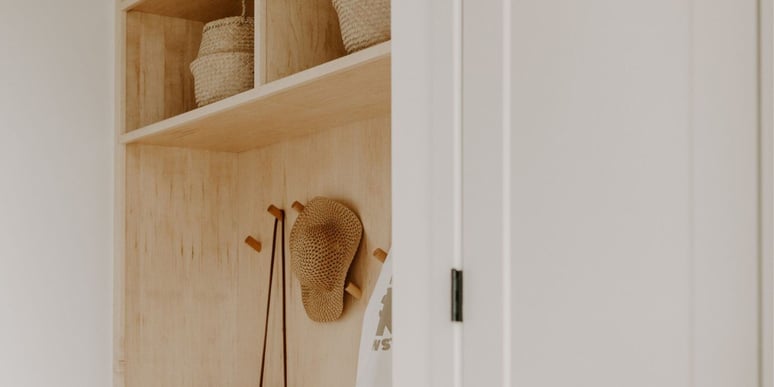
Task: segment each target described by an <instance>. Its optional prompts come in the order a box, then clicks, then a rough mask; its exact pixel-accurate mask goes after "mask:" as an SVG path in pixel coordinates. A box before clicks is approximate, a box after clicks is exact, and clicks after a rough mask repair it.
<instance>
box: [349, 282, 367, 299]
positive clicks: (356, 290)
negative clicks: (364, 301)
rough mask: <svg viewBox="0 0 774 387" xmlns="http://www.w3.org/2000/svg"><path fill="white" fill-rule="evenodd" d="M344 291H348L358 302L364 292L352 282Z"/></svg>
mask: <svg viewBox="0 0 774 387" xmlns="http://www.w3.org/2000/svg"><path fill="white" fill-rule="evenodd" d="M344 291H346V292H347V293H349V294H350V295H352V297H355V299H358V300H359V299H360V298H361V297H363V291H362V290H360V288H359V287H358V286H357V285H355V284H353V283H352V282H348V283H347V287H346V288H344Z"/></svg>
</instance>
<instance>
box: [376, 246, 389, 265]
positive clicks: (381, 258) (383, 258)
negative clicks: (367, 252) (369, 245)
mask: <svg viewBox="0 0 774 387" xmlns="http://www.w3.org/2000/svg"><path fill="white" fill-rule="evenodd" d="M374 257H376V259H378V260H379V262H381V263H384V261H386V260H387V253H386V252H384V250H382V249H376V250H374Z"/></svg>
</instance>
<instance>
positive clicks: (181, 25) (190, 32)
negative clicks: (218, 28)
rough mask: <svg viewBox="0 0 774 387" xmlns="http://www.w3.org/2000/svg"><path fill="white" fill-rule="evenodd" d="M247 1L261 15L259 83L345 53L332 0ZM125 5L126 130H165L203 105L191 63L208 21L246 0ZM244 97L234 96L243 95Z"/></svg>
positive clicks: (138, 0) (128, 1)
mask: <svg viewBox="0 0 774 387" xmlns="http://www.w3.org/2000/svg"><path fill="white" fill-rule="evenodd" d="M247 3H248V4H247V7H246V8H247V15H248V16H252V17H254V18H255V69H254V70H255V85H254V86H255V88H256V89H258V88H261V87H263V86H268V84H271V83H272V82H275V81H277V80H282V79H284V78H286V77H288V76H291V75H293V74H296V73H298V72H301V71H303V70H306V69H309V68H312V67H315V66H318V65H321V64H323V63H326V62H330V61H332V60H334V59H337V58H340V57H342V56H344V55H345V50H344V46H343V43H342V39H341V33H340V29H339V22H338V17H337V15H336V11H335V9H334V8H333V5H332V2H331V0H248V2H247ZM120 7H121V10H122V11H123V15H124V20H123V23H124V24H123V26H124V27H123V29H124V33H125V39H124V44H125V47H124V51H123V56H124V59H123V63H124V65H125V68H124V70H125V74H124V92H123V96H124V99H123V111H122V113H123V115H122V117H123V120H122V121H123V128H122V130H121V133H124V134H129V133H131V132H134V131H137V130H138V129H144V128H145V129H147V128H148V127H152V126H154V125H156V126H155V127H156V128H157V129H158V125H157V124H159V123H162V122H163V121H165V120H169V119H172V118H175V117H178V116H180V115H182V114H184V113H187V112H192V111H194V110H199V109H197V105H196V100H195V93H194V79H193V76H192V75H191V71H190V65H191V63H192V62H193V61H194V60H195V59H196V57H197V54H198V51H199V45H200V44H201V38H202V30H203V28H204V25H205V24H206V23H208V22H211V21H214V20H218V19H221V18H224V17H229V16H238V15H240V14H241V13H242V4H241V1H240V0H123V1H122V2H121V3H120ZM256 10H257V12H256ZM255 91H256V90H249V91H246V92H245V93H250V92H255ZM245 93H242V94H245ZM259 94H261V93H259ZM240 95H241V94H240ZM261 95H262V94H261ZM238 96H239V95H238ZM238 96H235V97H236V98H235V97H232V98H234V101H241V102H244V99H239V98H238ZM232 98H229V99H227V100H224V101H228V100H231V99H232ZM224 101H221V102H224ZM226 105H227V104H226ZM219 106H221V108H222V107H223V104H221V105H219ZM205 108H206V107H205ZM226 110H228V109H226ZM162 126H163V125H162ZM172 145H175V144H172Z"/></svg>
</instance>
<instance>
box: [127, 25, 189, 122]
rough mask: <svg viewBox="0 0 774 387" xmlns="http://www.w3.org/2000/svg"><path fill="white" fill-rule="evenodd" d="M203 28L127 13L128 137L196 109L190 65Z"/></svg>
mask: <svg viewBox="0 0 774 387" xmlns="http://www.w3.org/2000/svg"><path fill="white" fill-rule="evenodd" d="M202 28H203V24H202V23H201V22H197V21H189V20H183V19H176V18H171V17H164V16H158V15H151V14H146V13H140V12H129V13H128V14H127V17H126V100H125V103H126V110H125V119H126V122H125V124H124V125H125V129H124V132H129V131H132V130H135V129H137V128H140V127H143V126H146V125H150V124H152V123H155V122H158V121H161V120H163V119H165V118H169V117H173V116H176V115H178V114H181V113H185V112H187V111H189V110H193V109H194V108H196V101H195V98H194V83H193V75H191V71H190V69H189V65H190V63H191V62H192V61H193V60H194V59H195V58H196V55H197V54H198V52H199V45H200V43H201V34H202Z"/></svg>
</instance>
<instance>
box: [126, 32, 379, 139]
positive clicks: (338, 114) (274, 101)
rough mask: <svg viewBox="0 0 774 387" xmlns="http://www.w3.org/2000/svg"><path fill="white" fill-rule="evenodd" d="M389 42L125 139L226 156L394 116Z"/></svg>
mask: <svg viewBox="0 0 774 387" xmlns="http://www.w3.org/2000/svg"><path fill="white" fill-rule="evenodd" d="M390 55H391V49H390V42H386V43H382V44H380V45H377V46H374V47H371V48H368V49H366V50H363V51H360V52H357V53H354V54H352V55H348V56H345V57H342V58H339V59H336V60H333V61H330V62H328V63H324V64H322V65H319V66H316V67H313V68H310V69H308V70H305V71H302V72H299V73H296V74H294V75H291V76H288V77H286V78H282V79H279V80H277V81H274V82H270V83H267V84H265V85H262V86H259V87H257V88H255V89H253V90H250V91H247V92H244V93H241V94H239V95H235V96H233V97H230V98H227V99H225V100H222V101H219V102H216V103H214V104H212V105H208V106H205V107H202V108H199V109H195V110H192V111H189V112H187V113H183V114H180V115H178V116H175V117H172V118H168V119H166V120H163V121H160V122H157V123H154V124H151V125H149V126H146V127H143V128H140V129H137V130H133V131H131V132H128V133H126V134H124V135H122V136H121V142H122V143H124V144H135V143H137V144H150V145H163V146H173V147H182V148H197V149H209V150H218V151H227V152H243V151H246V150H250V149H254V148H258V147H262V146H265V145H269V144H273V143H277V142H280V141H283V140H287V139H291V138H294V137H298V136H303V135H307V134H310V133H313V132H316V131H320V130H324V129H329V128H334V127H340V126H343V125H347V124H350V123H354V122H358V121H363V120H367V119H371V118H375V117H379V116H383V115H385V114H389V112H390V79H391V77H390Z"/></svg>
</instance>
